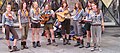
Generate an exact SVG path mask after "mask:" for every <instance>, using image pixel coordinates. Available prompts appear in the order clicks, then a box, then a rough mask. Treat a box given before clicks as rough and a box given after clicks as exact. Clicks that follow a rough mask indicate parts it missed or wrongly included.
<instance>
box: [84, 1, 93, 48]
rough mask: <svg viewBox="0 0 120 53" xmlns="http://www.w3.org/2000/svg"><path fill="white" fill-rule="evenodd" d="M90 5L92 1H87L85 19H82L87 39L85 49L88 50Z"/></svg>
mask: <svg viewBox="0 0 120 53" xmlns="http://www.w3.org/2000/svg"><path fill="white" fill-rule="evenodd" d="M91 3H92V1H88V3H87V6H86V8H85V14H86V17H85V19H84V22H85V26H84V27H85V29H86V32H87V34H86V37H87V44H86V46H85V47H86V48H89V47H90V37H91V32H90V27H91V24H90V21H91V20H90V18H91V17H90V16H91V12H92V8H91Z"/></svg>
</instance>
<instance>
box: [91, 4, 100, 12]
mask: <svg viewBox="0 0 120 53" xmlns="http://www.w3.org/2000/svg"><path fill="white" fill-rule="evenodd" d="M93 4H94V5H96V6H97V7H96V8H97V11H96V12H97V14H99V13H100V8H99V7H98V4H97V3H95V2H94V3H93Z"/></svg>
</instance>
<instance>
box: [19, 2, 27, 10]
mask: <svg viewBox="0 0 120 53" xmlns="http://www.w3.org/2000/svg"><path fill="white" fill-rule="evenodd" d="M24 3H26V2H22V3H21V5H20V10H21V11H22V9H23V4H24ZM25 9H26V10H27V11H28V8H27V3H26V8H25Z"/></svg>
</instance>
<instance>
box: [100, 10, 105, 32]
mask: <svg viewBox="0 0 120 53" xmlns="http://www.w3.org/2000/svg"><path fill="white" fill-rule="evenodd" d="M100 15H101V18H102V31H103V32H104V30H105V27H104V17H103V13H102V11H100Z"/></svg>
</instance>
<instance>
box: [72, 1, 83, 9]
mask: <svg viewBox="0 0 120 53" xmlns="http://www.w3.org/2000/svg"><path fill="white" fill-rule="evenodd" d="M76 4H77V5H78V8H79V10H81V9H82V4H81V3H79V2H77V3H75V7H74V9H77V7H76Z"/></svg>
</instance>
